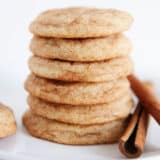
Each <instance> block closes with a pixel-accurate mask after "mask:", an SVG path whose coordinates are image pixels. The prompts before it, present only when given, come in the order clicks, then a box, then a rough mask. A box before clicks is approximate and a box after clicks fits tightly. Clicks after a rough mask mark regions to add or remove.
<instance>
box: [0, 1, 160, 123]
mask: <svg viewBox="0 0 160 160" xmlns="http://www.w3.org/2000/svg"><path fill="white" fill-rule="evenodd" d="M66 6H92V7H103V8H117V9H122V10H126V11H128V12H130V13H131V14H132V15H133V17H134V24H133V26H132V28H131V29H130V30H129V31H127V32H126V34H127V35H128V36H129V37H130V39H131V40H132V42H133V52H132V57H133V60H134V63H135V72H136V74H137V75H138V76H139V77H140V78H144V77H147V78H151V79H154V78H156V79H157V78H160V75H159V70H160V1H159V0H127V1H124V0H123V1H122V0H0V101H3V102H4V103H5V104H8V105H9V106H11V107H12V108H13V109H14V111H15V114H16V119H17V121H18V124H19V123H20V118H17V117H18V115H22V112H23V111H24V110H25V109H26V107H27V105H26V102H25V101H26V100H25V97H26V95H27V94H26V92H25V91H24V89H23V83H24V80H25V78H26V76H27V74H28V73H29V70H28V67H27V59H28V57H29V56H30V54H31V53H30V51H29V49H28V46H29V42H30V39H31V37H32V35H31V34H30V33H29V31H28V25H29V24H30V22H31V21H32V20H33V19H34V17H35V16H36V15H37V14H38V13H40V12H41V11H43V10H46V9H50V8H57V7H58V8H61V7H66ZM19 108H21V110H22V111H21V113H17V111H18V109H19Z"/></svg>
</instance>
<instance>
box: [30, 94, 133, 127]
mask: <svg viewBox="0 0 160 160" xmlns="http://www.w3.org/2000/svg"><path fill="white" fill-rule="evenodd" d="M28 104H29V106H30V109H31V111H32V112H33V113H35V114H36V115H39V116H42V117H44V118H48V119H53V120H57V121H60V122H64V123H71V124H82V125H88V124H99V123H106V122H110V121H113V120H116V119H121V118H125V117H127V116H128V115H129V113H130V112H131V109H132V107H133V100H132V96H131V95H130V94H129V93H125V94H124V95H122V96H121V97H120V98H118V99H116V100H115V101H113V102H111V103H106V104H97V105H76V106H74V105H65V104H56V103H49V102H47V101H44V100H42V99H39V98H36V97H33V96H31V95H30V96H29V97H28Z"/></svg>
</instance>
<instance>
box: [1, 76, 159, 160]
mask: <svg viewBox="0 0 160 160" xmlns="http://www.w3.org/2000/svg"><path fill="white" fill-rule="evenodd" d="M7 79H8V78H7ZM2 81H3V82H5V84H4V83H3V84H1V85H0V88H1V89H0V97H1V101H3V102H4V103H6V104H7V103H8V105H10V106H11V107H12V108H13V110H14V112H15V115H16V120H17V123H18V130H17V134H16V135H14V136H11V137H8V138H5V139H1V140H0V159H12V160H14V159H16V160H18V159H21V160H23V159H24V160H25V159H27V160H32V159H34V160H35V159H38V160H41V159H43V160H44V159H45V160H53V159H55V160H64V159H65V160H66V159H68V160H75V159H76V160H91V159H94V160H106V159H123V158H124V157H123V155H122V154H121V153H120V152H119V149H118V145H117V144H114V145H93V146H67V145H60V144H56V143H51V142H48V141H44V140H40V139H37V138H34V137H31V136H30V135H29V134H28V133H27V132H26V130H25V128H24V127H23V126H22V124H21V116H22V114H23V113H24V111H25V110H26V108H27V104H26V101H25V99H26V93H25V92H24V90H23V85H22V81H21V82H18V81H16V80H15V81H14V80H13V81H12V82H9V81H7V80H4V79H3V77H2ZM154 81H155V88H156V93H157V95H160V88H159V87H160V85H158V82H160V81H158V79H154ZM20 84H21V86H20ZM159 84H160V83H159ZM158 89H159V90H158ZM159 155H160V127H159V126H158V124H157V123H156V122H155V121H154V120H152V121H151V124H150V126H149V132H148V136H147V142H146V145H145V151H144V153H143V155H142V156H141V158H142V159H150V158H153V157H154V159H156V158H157V159H159V158H160V156H159Z"/></svg>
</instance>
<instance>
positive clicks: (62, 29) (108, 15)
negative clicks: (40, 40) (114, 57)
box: [30, 7, 133, 38]
mask: <svg viewBox="0 0 160 160" xmlns="http://www.w3.org/2000/svg"><path fill="white" fill-rule="evenodd" d="M132 21H133V18H132V17H131V15H130V14H129V13H127V12H124V11H120V10H115V9H96V8H83V7H79V8H64V9H52V10H48V11H45V12H43V13H41V14H40V15H39V16H38V17H37V18H36V19H35V20H34V21H33V22H32V23H31V25H30V31H31V32H32V33H33V34H35V35H38V36H42V37H58V38H87V37H104V36H108V35H111V34H115V33H119V32H123V31H125V30H128V29H129V27H130V26H131V24H132Z"/></svg>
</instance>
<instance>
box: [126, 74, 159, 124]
mask: <svg viewBox="0 0 160 160" xmlns="http://www.w3.org/2000/svg"><path fill="white" fill-rule="evenodd" d="M128 79H129V81H130V84H131V89H132V90H133V92H134V93H135V95H136V96H137V97H138V99H139V101H140V102H141V103H142V104H143V107H144V108H145V109H146V110H147V111H148V113H150V114H151V115H152V116H153V117H154V118H155V120H156V121H157V122H158V123H159V124H160V102H159V100H158V99H157V97H156V96H155V95H154V93H153V91H152V90H151V89H150V88H148V87H147V86H146V85H145V84H143V83H142V82H141V81H140V80H139V79H138V78H137V77H136V76H134V75H130V76H128Z"/></svg>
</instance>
